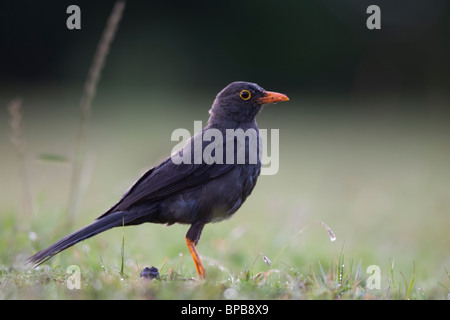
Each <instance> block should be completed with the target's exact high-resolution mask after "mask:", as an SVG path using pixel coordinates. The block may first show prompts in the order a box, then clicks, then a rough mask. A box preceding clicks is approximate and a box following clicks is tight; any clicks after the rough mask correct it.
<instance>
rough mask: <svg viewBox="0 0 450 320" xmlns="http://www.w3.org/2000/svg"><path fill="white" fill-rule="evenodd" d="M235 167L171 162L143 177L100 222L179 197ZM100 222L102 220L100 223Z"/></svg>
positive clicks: (157, 167) (166, 162)
mask: <svg viewBox="0 0 450 320" xmlns="http://www.w3.org/2000/svg"><path fill="white" fill-rule="evenodd" d="M233 166H234V165H233V164H216V163H214V164H205V163H202V164H175V163H173V162H172V160H171V158H170V157H169V158H167V159H166V160H165V161H163V162H162V163H161V164H160V165H158V166H156V167H153V168H151V169H150V170H148V171H147V172H146V173H145V174H144V175H143V176H142V177H140V178H139V179H138V180H137V181H136V182H135V183H134V184H133V185H132V187H131V188H130V189H129V190H128V191H127V192H126V193H125V194H124V195H123V197H122V198H121V199H120V200H119V202H118V203H116V204H115V205H114V206H113V207H112V208H111V209H109V210H108V211H106V212H105V213H104V214H103V215H101V216H100V217H99V218H102V217H104V216H106V215H108V214H110V213H112V212H115V211H125V210H128V209H129V208H130V207H132V206H134V205H137V204H139V203H141V202H143V201H157V200H161V199H165V198H168V197H170V196H172V195H174V194H176V193H183V192H185V191H188V190H192V189H195V188H198V187H200V186H202V185H203V184H205V183H207V182H208V181H210V180H211V179H214V178H217V177H219V176H221V175H223V174H225V173H227V172H228V171H230V170H231V169H232V168H233ZM99 218H98V219H99Z"/></svg>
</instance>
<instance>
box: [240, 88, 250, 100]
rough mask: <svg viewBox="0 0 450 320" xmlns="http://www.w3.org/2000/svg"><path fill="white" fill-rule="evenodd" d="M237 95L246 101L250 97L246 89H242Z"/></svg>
mask: <svg viewBox="0 0 450 320" xmlns="http://www.w3.org/2000/svg"><path fill="white" fill-rule="evenodd" d="M239 96H240V97H241V99H242V100H245V101H247V100H249V99H250V98H251V97H252V94H251V93H250V91H248V90H242V91H241V93H240V94H239Z"/></svg>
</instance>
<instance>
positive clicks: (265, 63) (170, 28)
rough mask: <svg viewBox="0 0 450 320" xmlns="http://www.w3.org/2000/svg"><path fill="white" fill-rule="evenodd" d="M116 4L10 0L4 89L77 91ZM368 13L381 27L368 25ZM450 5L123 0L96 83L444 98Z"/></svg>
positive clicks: (3, 24) (2, 46) (449, 75)
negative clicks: (249, 84)
mask: <svg viewBox="0 0 450 320" xmlns="http://www.w3.org/2000/svg"><path fill="white" fill-rule="evenodd" d="M113 3H114V1H101V2H98V1H97V2H96V1H81V0H79V1H70V2H69V1H39V2H31V1H21V0H17V1H3V2H2V3H1V4H0V61H1V62H0V86H1V88H2V89H1V90H2V91H4V90H5V89H6V88H7V89H8V90H9V91H10V93H11V94H12V95H13V93H15V92H16V90H18V91H17V93H18V94H20V93H23V90H24V87H25V86H27V85H36V84H38V83H39V84H43V83H57V84H59V85H61V86H63V85H75V86H76V85H78V86H80V87H81V86H82V84H83V82H84V80H85V78H86V75H87V70H88V68H89V65H90V63H91V60H92V56H93V54H94V52H95V49H96V45H97V42H98V40H99V38H100V35H101V33H102V31H103V28H104V25H105V21H106V19H107V17H108V15H109V13H110V11H111V9H112V6H113ZM70 4H77V5H78V6H79V7H80V8H81V26H82V29H81V30H68V29H67V28H66V19H67V17H68V16H69V14H66V8H67V7H68V6H69V5H70ZM371 4H376V5H378V6H379V7H380V8H381V27H382V28H381V30H368V29H367V27H366V20H367V18H368V17H369V14H367V13H366V9H367V7H368V6H369V5H371ZM449 4H450V3H449V2H448V1H446V0H428V1H424V0H423V1H408V0H397V1H389V0H386V1H379V0H377V1H366V0H342V1H334V0H328V1H195V2H191V1H189V2H187V1H128V3H127V6H126V9H125V13H124V17H123V20H122V22H121V23H120V28H119V30H118V34H117V36H116V39H115V41H114V43H113V45H112V50H111V53H110V55H109V57H108V60H107V66H106V68H105V70H104V72H103V76H102V81H101V86H103V87H112V88H117V89H120V90H123V91H126V90H128V88H130V89H131V88H132V89H133V90H137V91H139V90H152V89H156V90H159V89H161V88H164V89H167V88H172V89H176V90H186V91H189V90H200V89H202V90H203V89H204V90H211V91H212V92H216V91H218V90H219V89H220V88H222V87H224V86H225V85H226V84H227V83H229V82H231V81H234V80H247V81H253V82H257V83H259V84H260V85H261V86H263V87H266V88H270V89H277V90H284V91H285V92H289V91H291V92H292V91H296V92H299V93H302V94H312V95H320V96H326V95H332V96H335V95H340V96H344V97H348V96H355V95H364V96H365V95H380V94H387V95H392V94H394V95H396V96H399V95H400V96H401V95H410V94H413V95H414V96H419V97H427V96H429V95H441V94H444V93H446V92H447V91H448V87H449V84H450V59H449V53H450V41H449V39H450V19H449V16H450V10H449V7H450V5H449ZM20 88H22V89H20ZM11 90H12V91H11ZM2 102H3V101H2Z"/></svg>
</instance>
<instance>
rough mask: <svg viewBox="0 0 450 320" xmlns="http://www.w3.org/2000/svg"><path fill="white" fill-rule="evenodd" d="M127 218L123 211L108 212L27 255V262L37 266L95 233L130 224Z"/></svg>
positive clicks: (128, 216)
mask: <svg viewBox="0 0 450 320" xmlns="http://www.w3.org/2000/svg"><path fill="white" fill-rule="evenodd" d="M127 218H128V219H127ZM129 218H130V215H127V214H126V213H125V212H123V211H118V212H113V213H110V214H109V215H107V216H104V217H102V218H101V219H97V220H95V221H94V222H92V223H91V224H89V225H87V226H86V227H84V228H81V229H80V230H78V231H75V232H74V233H71V234H69V235H68V236H66V237H64V238H62V239H61V240H59V241H57V242H55V243H54V244H52V245H51V246H50V247H48V248H47V249H44V250H42V251H39V252H38V253H36V254H35V255H33V256H31V257H29V258H28V260H27V263H32V264H34V266H38V265H40V264H41V263H43V262H45V261H47V260H48V259H50V258H51V257H53V256H54V255H55V254H57V253H59V252H61V251H63V250H65V249H67V248H69V247H71V246H73V245H75V244H77V243H78V242H80V241H83V240H85V239H88V238H90V237H93V236H95V235H96V234H99V233H101V232H103V231H106V230H108V229H111V228H114V227H120V226H122V225H127V224H130V221H127V220H129Z"/></svg>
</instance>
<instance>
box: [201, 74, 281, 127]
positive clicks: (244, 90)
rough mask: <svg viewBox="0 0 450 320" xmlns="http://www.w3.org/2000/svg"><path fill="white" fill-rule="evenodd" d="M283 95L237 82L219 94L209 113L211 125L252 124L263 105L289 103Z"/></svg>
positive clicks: (255, 85)
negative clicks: (229, 123)
mask: <svg viewBox="0 0 450 320" xmlns="http://www.w3.org/2000/svg"><path fill="white" fill-rule="evenodd" d="M288 100H289V98H288V97H287V96H286V95H284V94H281V93H277V92H271V91H266V90H264V89H263V88H261V87H260V86H258V85H257V84H255V83H250V82H243V81H236V82H232V83H230V84H229V85H228V86H226V87H225V88H224V89H223V90H222V91H220V92H219V94H218V95H217V97H216V99H215V100H214V103H213V105H212V107H211V110H210V111H209V114H210V115H211V116H210V119H209V124H210V125H220V124H224V123H228V122H252V121H254V119H255V117H256V115H257V114H258V113H259V111H260V110H261V108H262V106H263V104H266V103H276V102H281V101H288Z"/></svg>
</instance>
